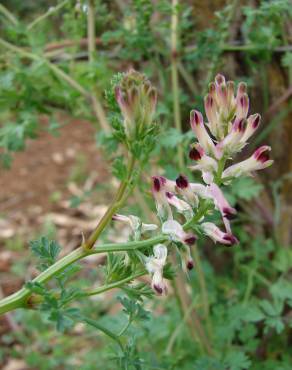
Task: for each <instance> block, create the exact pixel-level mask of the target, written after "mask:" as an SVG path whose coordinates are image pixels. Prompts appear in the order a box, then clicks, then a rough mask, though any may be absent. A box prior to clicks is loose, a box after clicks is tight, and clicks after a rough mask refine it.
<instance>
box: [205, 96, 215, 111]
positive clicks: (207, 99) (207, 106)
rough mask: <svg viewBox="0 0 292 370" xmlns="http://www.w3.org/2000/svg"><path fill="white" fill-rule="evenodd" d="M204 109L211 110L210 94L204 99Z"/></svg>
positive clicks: (211, 100) (212, 101)
mask: <svg viewBox="0 0 292 370" xmlns="http://www.w3.org/2000/svg"><path fill="white" fill-rule="evenodd" d="M204 102H205V107H206V108H211V107H212V106H213V103H214V100H213V98H212V96H211V95H210V94H208V95H206V96H205V98H204Z"/></svg>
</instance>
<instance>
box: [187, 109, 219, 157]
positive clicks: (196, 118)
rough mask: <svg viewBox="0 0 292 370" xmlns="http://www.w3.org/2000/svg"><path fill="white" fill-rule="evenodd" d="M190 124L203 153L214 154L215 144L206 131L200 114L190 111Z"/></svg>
mask: <svg viewBox="0 0 292 370" xmlns="http://www.w3.org/2000/svg"><path fill="white" fill-rule="evenodd" d="M190 122H191V127H192V130H193V131H194V133H195V135H196V137H197V139H198V141H199V143H200V145H201V146H202V148H204V150H205V152H206V153H208V154H210V153H215V144H214V143H213V141H212V139H211V138H210V136H209V134H208V132H207V130H206V127H205V125H204V121H203V116H202V114H201V113H200V112H199V111H197V110H192V111H191V115H190Z"/></svg>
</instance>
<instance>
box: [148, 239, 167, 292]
mask: <svg viewBox="0 0 292 370" xmlns="http://www.w3.org/2000/svg"><path fill="white" fill-rule="evenodd" d="M166 259H167V248H166V246H165V245H163V244H157V245H155V246H154V247H153V256H151V257H147V259H146V264H145V267H146V269H147V271H148V272H149V273H150V274H152V283H151V286H152V289H153V290H154V291H155V292H156V293H157V294H159V295H162V294H166V293H167V286H166V284H165V282H164V279H163V268H164V266H165V264H166Z"/></svg>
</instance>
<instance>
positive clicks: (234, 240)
mask: <svg viewBox="0 0 292 370" xmlns="http://www.w3.org/2000/svg"><path fill="white" fill-rule="evenodd" d="M223 239H224V240H225V241H227V242H228V245H230V246H231V245H234V244H237V243H238V239H237V238H236V237H235V236H234V235H232V234H225V235H224V237H223Z"/></svg>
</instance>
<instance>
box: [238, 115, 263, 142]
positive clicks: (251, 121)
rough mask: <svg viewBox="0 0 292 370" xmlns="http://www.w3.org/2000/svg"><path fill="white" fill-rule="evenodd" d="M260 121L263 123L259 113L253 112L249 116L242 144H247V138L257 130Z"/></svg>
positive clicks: (241, 140)
mask: <svg viewBox="0 0 292 370" xmlns="http://www.w3.org/2000/svg"><path fill="white" fill-rule="evenodd" d="M260 123H261V116H260V115H259V114H258V113H257V114H253V115H251V116H249V117H248V119H247V125H246V129H245V131H244V133H243V135H242V137H241V139H240V142H241V143H242V144H244V145H245V144H246V142H247V140H248V139H249V138H250V137H251V136H252V135H253V134H254V133H255V132H256V130H257V129H258V127H259V125H260Z"/></svg>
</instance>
